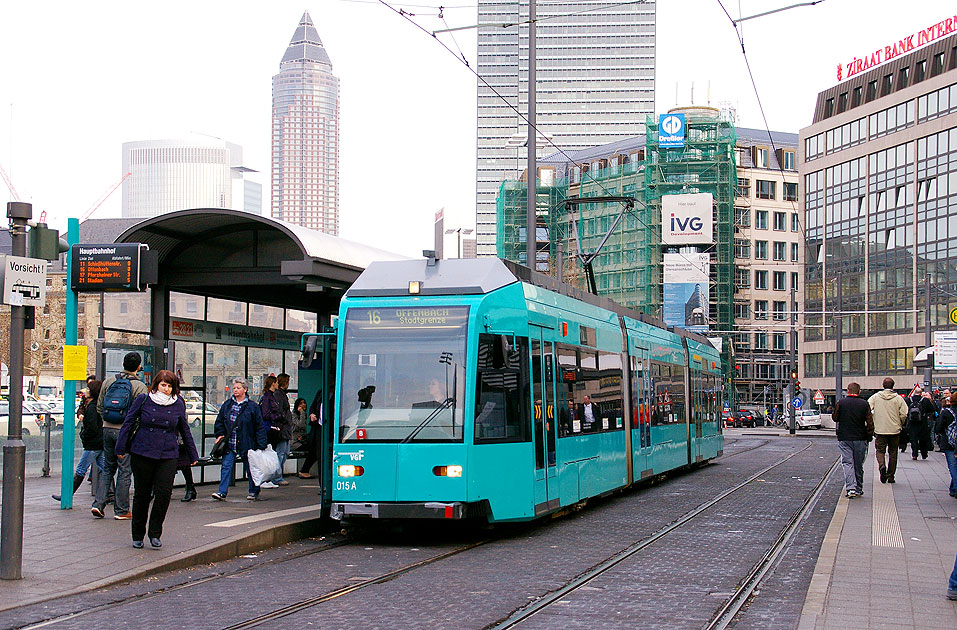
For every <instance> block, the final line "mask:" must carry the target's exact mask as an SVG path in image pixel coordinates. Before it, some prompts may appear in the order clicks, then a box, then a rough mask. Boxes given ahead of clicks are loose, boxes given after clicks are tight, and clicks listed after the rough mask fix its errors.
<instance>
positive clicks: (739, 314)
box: [734, 302, 751, 319]
mask: <svg viewBox="0 0 957 630" xmlns="http://www.w3.org/2000/svg"><path fill="white" fill-rule="evenodd" d="M734 317H735V319H748V318H750V317H751V303H750V302H735V303H734Z"/></svg>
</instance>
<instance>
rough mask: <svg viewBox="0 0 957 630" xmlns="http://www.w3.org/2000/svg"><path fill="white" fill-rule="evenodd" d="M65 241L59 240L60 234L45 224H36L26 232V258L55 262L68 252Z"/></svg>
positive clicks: (68, 248)
mask: <svg viewBox="0 0 957 630" xmlns="http://www.w3.org/2000/svg"><path fill="white" fill-rule="evenodd" d="M69 250H70V247H69V246H68V245H67V243H66V240H64V239H62V238H60V233H59V232H58V231H56V230H54V229H51V228H48V227H47V224H46V223H37V224H36V225H35V226H34V227H32V228H30V231H29V232H27V256H28V257H29V258H42V259H43V260H51V261H52V260H56V259H57V258H59V257H60V254H62V253H63V252H66V251H69Z"/></svg>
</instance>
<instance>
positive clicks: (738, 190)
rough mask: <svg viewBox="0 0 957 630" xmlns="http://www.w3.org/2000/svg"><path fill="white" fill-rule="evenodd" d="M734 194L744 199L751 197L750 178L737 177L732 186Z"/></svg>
mask: <svg viewBox="0 0 957 630" xmlns="http://www.w3.org/2000/svg"><path fill="white" fill-rule="evenodd" d="M734 196H735V197H743V198H744V199H747V198H749V197H751V180H750V179H748V178H747V177H739V178H738V181H737V183H736V184H735V186H734Z"/></svg>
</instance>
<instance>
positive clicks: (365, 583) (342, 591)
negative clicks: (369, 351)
mask: <svg viewBox="0 0 957 630" xmlns="http://www.w3.org/2000/svg"><path fill="white" fill-rule="evenodd" d="M769 442H770V440H764V441H761V442H759V443H758V444H756V445H755V446H751V447H748V448H745V449H742V450H740V451H736V452H734V453H729V454H727V455H725V456H723V457H734V456H736V455H740V454H744V453H746V452H749V451H752V450H755V449H757V448H760V447H762V446H764V445H766V444H768V443H769ZM811 447H812V444H807V445H806V446H805V447H804V448H802V449H800V450H797V451H794V452H793V453H790V454H788V455H787V456H786V457H784V458H782V459H780V460H779V461H777V462H775V463H773V464H771V465H769V466H766V467H765V468H762V469H761V470H759V471H758V472H756V473H754V474H752V475H751V476H749V477H748V478H747V479H745V480H744V481H742V482H740V483H738V484H737V485H735V486H733V487H732V488H729V489H727V490H724V491H722V492H721V493H720V494H718V495H717V496H715V497H713V498H712V499H709V500H708V501H707V502H705V503H703V504H701V505H699V506H698V507H696V508H694V509H693V510H691V511H689V512H687V513H685V514H684V515H682V516H680V517H679V518H678V519H677V520H676V521H674V522H673V523H672V524H670V525H669V526H667V527H665V528H663V529H661V530H658V531H657V532H655V533H654V534H652V535H651V536H650V537H648V538H645V539H643V540H641V541H639V542H637V543H635V544H633V545H631V546H630V547H628V548H627V549H625V550H624V551H622V552H619V553H618V554H616V555H615V556H612V557H611V558H609V559H608V560H606V561H604V562H602V563H601V564H599V565H597V566H596V567H593V568H592V569H591V570H589V571H588V572H587V573H585V574H582V575H581V576H579V577H578V578H576V580H574V581H573V582H570V583H569V584H567V585H566V586H565V587H563V588H562V589H560V590H558V591H555V592H553V593H551V594H549V595H548V596H546V597H544V598H542V599H540V600H538V601H537V602H535V603H534V604H532V605H531V606H530V607H527V608H525V609H522V610H521V611H518V612H516V613H515V614H514V615H513V616H511V617H508V618H507V619H506V620H505V621H503V622H499V623H498V624H497V625H490V626H487V628H495V629H498V628H510V627H514V626H515V625H517V624H519V623H521V621H523V620H524V619H527V618H528V617H531V616H532V615H534V614H535V613H536V612H538V611H540V610H542V609H544V608H545V607H547V606H548V605H550V604H551V603H554V602H555V601H557V600H559V599H561V598H562V597H564V596H565V595H567V594H568V593H570V592H572V591H574V590H577V589H578V588H580V587H581V586H584V585H585V584H586V583H587V582H589V581H591V580H592V579H594V578H596V577H598V576H599V575H601V574H602V573H604V572H606V571H607V570H608V569H610V568H612V567H613V566H615V565H617V564H618V563H620V562H622V561H623V560H625V559H627V558H628V557H629V556H631V555H633V554H635V553H637V552H638V551H640V550H641V549H644V548H646V547H648V546H649V545H651V544H653V543H654V542H656V541H657V540H659V539H661V538H663V537H664V536H666V535H667V534H668V533H670V532H672V531H674V530H676V529H678V528H680V527H681V526H682V525H684V524H686V523H688V522H689V521H691V520H692V519H694V518H696V517H697V516H699V515H700V514H702V513H703V512H704V511H706V510H707V509H709V508H710V507H712V506H714V505H715V504H717V503H718V502H720V501H721V500H723V499H725V498H726V497H728V496H730V495H731V494H733V493H734V492H737V491H738V490H740V489H741V488H743V487H745V486H747V485H748V484H750V483H752V482H753V481H755V480H758V479H759V478H760V477H762V476H763V475H765V474H766V473H767V472H768V471H770V470H773V469H774V468H777V467H778V466H780V465H782V464H784V463H785V462H787V461H788V460H790V459H791V458H793V457H795V456H797V455H799V454H800V453H803V452H804V451H806V450H807V449H809V448H811ZM829 474H830V473H829ZM826 477H827V475H826V476H825V479H826ZM498 538H499V537H497V536H493V537H489V538H485V539H482V540H479V541H477V542H472V543H469V544H466V545H462V546H459V547H457V548H454V549H451V550H449V551H445V552H442V553H439V554H436V555H434V556H431V557H428V558H424V559H421V560H419V561H417V562H413V563H410V564H407V565H405V566H402V567H398V568H396V569H393V570H390V571H386V572H383V573H381V574H378V575H376V576H375V577H371V578H367V579H363V580H361V581H358V582H356V583H354V584H348V585H346V586H342V587H340V588H336V589H332V590H328V591H326V592H325V593H322V594H319V595H316V596H314V597H309V598H305V599H302V600H299V601H296V602H294V603H291V604H289V605H286V606H283V607H280V608H277V609H275V610H272V611H270V612H267V613H263V614H261V615H258V616H256V617H252V618H249V619H246V620H243V621H240V622H237V623H234V624H232V625H228V626H224V627H225V628H227V629H229V630H232V629H240V628H253V627H257V626H260V625H262V624H264V623H266V622H268V621H272V620H276V619H281V618H283V617H287V616H289V615H293V614H295V613H298V612H300V611H304V610H307V609H310V608H314V607H316V606H319V605H321V604H323V603H325V602H330V601H332V600H335V599H338V598H340V597H343V596H347V595H349V594H352V593H355V592H357V591H360V590H362V589H366V588H368V587H371V586H375V585H378V584H383V583H385V582H388V581H390V580H393V579H395V578H398V577H400V576H402V575H404V574H407V573H410V572H412V571H415V570H417V569H420V568H424V567H427V566H429V565H433V564H436V563H439V562H441V561H443V560H447V559H449V558H452V557H454V556H457V555H460V554H463V553H465V552H468V551H470V550H472V549H475V548H477V547H480V546H482V545H486V544H488V543H489V542H493V541H495V540H497V539H498ZM350 544H361V543H357V542H356V541H355V540H351V539H349V540H339V541H334V542H331V543H327V544H325V545H323V546H322V547H320V548H317V549H309V550H305V551H301V552H298V553H294V554H289V555H285V556H283V557H280V558H274V559H271V560H268V561H264V562H259V563H255V564H251V565H249V566H245V567H241V568H238V569H235V570H231V571H223V572H219V573H216V574H214V575H208V576H204V577H200V578H197V579H193V580H189V581H186V582H182V583H179V584H174V585H171V586H167V587H163V588H159V589H156V590H153V591H150V592H147V593H138V594H134V595H130V596H127V597H124V598H122V599H118V600H114V601H111V602H107V603H104V604H101V605H98V606H94V607H91V608H88V609H84V610H82V611H76V612H71V613H67V614H62V615H58V616H55V617H51V618H49V619H45V620H42V621H39V622H34V623H30V624H26V625H19V626H13V627H14V628H16V629H17V630H33V629H34V628H44V627H50V626H55V625H57V624H59V623H63V622H71V621H74V620H77V619H78V618H82V617H85V616H88V615H91V614H94V613H104V612H109V611H111V610H114V609H121V607H123V606H124V605H128V604H132V603H135V602H141V601H144V600H148V599H151V598H155V597H159V596H162V595H168V594H171V593H175V592H177V591H182V590H185V589H189V588H193V587H197V586H200V585H203V584H209V583H210V582H214V581H216V580H221V579H226V578H233V577H238V576H241V575H243V574H246V573H249V572H251V571H254V570H257V569H261V568H263V567H266V566H269V565H276V564H282V563H285V562H289V561H294V560H297V559H301V558H305V557H309V556H313V555H317V554H320V553H322V552H325V551H330V550H332V549H336V548H339V547H343V546H347V545H350ZM775 557H776V556H775ZM762 575H763V573H762ZM759 581H760V580H758V582H756V583H755V584H757V583H759ZM753 590H754V589H753V588H751V589H750V590H749V591H747V594H746V595H745V596H744V597H743V599H742V600H741V602H742V605H743V603H744V602H746V601H747V597H748V596H750V594H751V593H752V592H753ZM741 592H742V593H743V592H744V591H741ZM736 596H737V594H736ZM740 607H741V606H740V605H739V606H737V608H735V611H737V610H739V609H740ZM725 608H728V607H727V606H726V607H725ZM725 608H723V609H722V610H724V609H725ZM731 616H732V617H733V614H732V615H731ZM715 627H721V626H715Z"/></svg>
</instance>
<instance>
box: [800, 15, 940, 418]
mask: <svg viewBox="0 0 957 630" xmlns="http://www.w3.org/2000/svg"><path fill="white" fill-rule="evenodd" d="M942 24H943V23H942ZM928 33H930V35H928ZM935 33H936V34H939V32H937V31H935V29H934V28H932V29H929V31H920V32H919V33H918V34H917V36H916V37H915V38H914V39H915V41H917V42H918V43H920V42H921V41H922V40H924V41H926V40H927V39H928V38H930V37H933V36H934V35H935ZM904 41H907V39H906V38H905V40H904ZM887 50H893V51H894V52H895V53H896V52H897V50H896V45H895V48H893V49H892V48H891V47H887ZM882 51H883V49H882ZM875 54H876V53H875ZM871 61H872V60H870V59H869V60H867V63H870V62H871ZM875 61H886V60H885V59H879V60H878V59H875ZM874 65H875V67H867V68H864V67H862V64H860V63H852V64H849V65H848V67H847V68H846V72H847V73H849V74H851V75H852V76H851V77H850V78H848V79H847V80H845V81H843V82H841V83H838V84H837V85H835V86H834V87H831V88H829V89H827V90H825V91H823V92H821V93H820V94H818V97H817V104H816V106H815V110H814V118H813V123H812V124H811V125H810V126H809V127H807V128H805V129H803V130H801V133H800V140H801V141H800V145H799V169H800V178H801V179H800V184H801V192H800V195H801V198H802V200H803V205H804V210H805V215H806V227H805V230H806V242H807V245H806V258H805V276H806V284H805V296H806V302H805V304H806V306H805V308H806V309H807V316H806V318H805V320H806V323H807V328H806V329H805V330H804V335H803V343H802V344H801V348H802V350H801V354H802V355H803V357H802V370H801V371H802V377H803V379H802V384H803V385H804V387H807V388H809V389H812V390H817V389H820V390H822V392H824V394H825V395H826V396H827V397H828V398H829V399H831V400H833V396H834V394H835V390H836V381H835V375H836V369H835V368H836V365H837V362H838V361H840V365H841V368H842V369H841V372H842V375H843V383H842V384H843V385H844V386H845V387H846V384H847V383H848V382H850V381H857V382H859V383H860V384H861V385H862V386H863V387H864V388H865V389H879V388H880V387H881V383H882V381H883V379H884V378H885V377H887V376H890V377H893V378H894V379H895V381H896V383H897V386H898V389H899V390H900V391H904V390H909V389H910V388H911V387H912V386H913V384H914V383H915V382H919V381H922V380H923V378H922V374H921V371H920V370H918V369H917V368H916V367H915V366H914V356H915V353H916V352H917V351H919V350H921V349H923V348H924V346H925V333H924V330H925V328H924V327H925V315H926V313H927V312H928V310H929V312H930V318H931V326H932V327H933V329H934V330H945V329H947V328H950V329H954V324H952V323H951V322H950V320H949V319H948V314H949V311H950V309H951V308H952V307H954V306H957V241H955V240H954V235H957V35H951V36H949V37H942V38H939V39H936V41H932V42H931V43H929V44H928V45H926V46H924V47H923V48H919V49H917V50H916V51H913V52H909V53H907V54H898V55H897V56H896V57H895V58H893V59H891V60H890V61H886V63H883V64H882V65H877V64H876V63H875V64H874ZM844 70H845V68H844V67H843V66H841V67H840V70H839V78H840V74H841V73H842V71H844ZM839 286H840V298H839V297H838V287H839ZM928 288H929V291H928V290H927V289H928ZM839 300H840V305H839ZM928 303H929V304H928ZM928 305H929V309H928ZM835 313H838V315H835ZM838 326H841V330H842V340H841V347H840V354H841V358H840V359H838V357H837V352H838V345H837V337H836V333H837V327H838ZM951 374H953V373H951ZM947 379H948V380H951V381H952V380H953V377H952V376H951V377H947ZM935 383H938V384H946V383H945V382H943V381H942V380H941V379H938V378H937V377H935ZM953 384H957V383H953Z"/></svg>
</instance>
